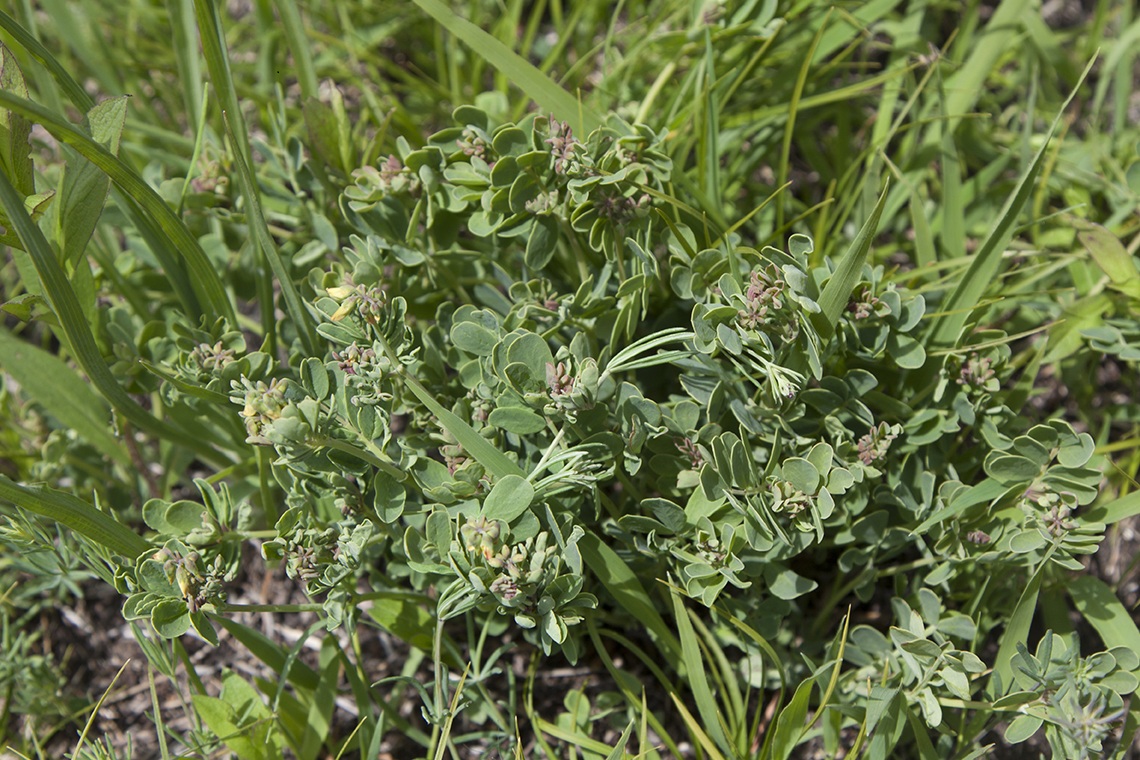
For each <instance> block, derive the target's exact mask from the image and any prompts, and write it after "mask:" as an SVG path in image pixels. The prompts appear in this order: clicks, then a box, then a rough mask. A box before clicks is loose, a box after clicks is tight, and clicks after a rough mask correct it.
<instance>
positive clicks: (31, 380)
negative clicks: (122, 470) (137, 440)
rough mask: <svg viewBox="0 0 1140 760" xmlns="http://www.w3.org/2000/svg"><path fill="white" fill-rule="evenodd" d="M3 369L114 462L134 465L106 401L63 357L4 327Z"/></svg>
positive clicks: (0, 333) (0, 360) (1, 337)
mask: <svg viewBox="0 0 1140 760" xmlns="http://www.w3.org/2000/svg"><path fill="white" fill-rule="evenodd" d="M0 369H2V370H3V371H4V372H6V373H7V374H9V375H11V376H12V378H13V379H14V380H15V381H16V382H17V383H19V384H20V388H21V389H22V390H23V392H24V393H26V394H27V395H28V396H29V397H30V398H32V399H34V400H35V401H36V402H38V403H39V404H41V405H42V406H43V408H44V409H46V410H47V412H48V414H50V415H51V416H52V417H54V418H55V419H56V420H58V421H59V422H60V424H62V425H64V426H65V427H67V428H70V429H71V430H74V431H75V432H76V433H78V434H79V437H80V438H82V439H83V440H85V441H87V442H88V443H90V444H91V445H92V446H94V447H95V448H96V449H97V450H98V451H99V452H100V453H101V454H103V455H105V456H106V457H108V458H109V459H111V460H112V461H113V462H115V463H117V464H119V465H121V466H123V467H130V466H131V458H130V456H128V454H127V450H126V449H125V448H124V447H123V445H122V443H121V442H120V441H119V440H118V439H116V438H115V436H114V435H112V434H111V432H110V430H109V427H110V414H109V411H110V410H109V409H108V407H107V404H106V402H105V401H104V400H103V399H102V398H100V397H99V395H98V394H97V393H95V391H93V390H91V386H90V385H88V384H87V383H86V382H84V381H83V379H82V378H81V377H79V375H77V374H76V372H75V370H73V369H72V368H71V367H69V366H67V364H66V362H64V361H63V360H62V359H60V358H59V357H57V356H55V355H54V354H50V353H48V352H47V351H44V350H43V349H40V348H37V347H36V346H34V345H32V344H31V343H28V342H27V341H24V340H20V339H19V338H16V337H14V336H13V335H11V334H10V333H9V332H8V331H7V330H4V329H0Z"/></svg>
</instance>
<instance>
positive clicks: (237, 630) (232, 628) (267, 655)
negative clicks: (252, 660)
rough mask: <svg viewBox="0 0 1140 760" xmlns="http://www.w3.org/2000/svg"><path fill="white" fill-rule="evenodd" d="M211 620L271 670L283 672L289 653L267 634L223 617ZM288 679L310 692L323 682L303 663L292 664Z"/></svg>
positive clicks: (217, 616)
mask: <svg viewBox="0 0 1140 760" xmlns="http://www.w3.org/2000/svg"><path fill="white" fill-rule="evenodd" d="M210 620H212V621H213V622H215V623H217V624H218V625H220V626H221V627H222V628H225V629H226V630H227V631H229V632H230V635H231V636H233V637H234V638H235V639H237V640H238V641H240V642H241V644H242V646H244V647H245V648H246V649H248V650H249V651H250V653H251V654H252V655H253V656H254V657H256V658H257V659H259V660H261V661H262V662H263V663H265V664H266V665H268V666H269V668H270V669H271V670H273V671H274V672H276V673H281V672H282V671H283V669H284V667H285V661H286V659H287V658H288V656H289V655H288V652H286V651H285V649H284V648H283V647H281V646H280V645H279V644H277V643H276V642H274V641H273V640H272V639H270V638H269V637H267V636H266V635H265V634H263V633H261V632H260V631H255V630H254V629H252V628H250V627H249V626H245V625H242V624H241V623H239V622H237V621H235V620H230V619H229V618H226V617H222V616H221V615H211V616H210ZM288 679H289V682H290V683H291V684H293V685H294V686H297V687H299V688H302V689H308V690H309V691H315V690H316V689H317V688H318V687H319V686H320V681H321V679H320V676H319V675H318V674H317V671H315V670H313V669H312V668H311V667H309V666H308V665H306V664H305V663H303V662H294V663H293V664H292V667H290V668H289V670H288Z"/></svg>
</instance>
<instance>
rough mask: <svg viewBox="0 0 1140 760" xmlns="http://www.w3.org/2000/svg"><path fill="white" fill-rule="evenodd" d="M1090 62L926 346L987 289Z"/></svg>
mask: <svg viewBox="0 0 1140 760" xmlns="http://www.w3.org/2000/svg"><path fill="white" fill-rule="evenodd" d="M1008 4H1009V3H1008V0H1007V2H1006V3H1003V4H1002V8H1005V6H1006V5H1008ZM1092 64H1093V62H1092V61H1090V62H1089V65H1088V66H1086V67H1085V70H1084V73H1082V74H1081V80H1080V82H1078V83H1077V86H1076V87H1074V88H1073V91H1072V92H1071V93H1070V94H1069V97H1068V98H1066V100H1065V104H1064V105H1063V106H1061V109H1060V111H1058V113H1057V116H1056V117H1055V118H1054V119H1053V123H1052V124H1051V125H1050V126H1049V131H1048V132H1047V133H1046V135H1045V140H1044V142H1042V144H1041V147H1040V148H1039V149H1038V151H1037V155H1035V156H1034V157H1033V161H1032V162H1031V163H1030V165H1029V167H1028V168H1027V169H1026V171H1025V173H1024V174H1022V176H1021V179H1020V180H1019V181H1018V183H1017V187H1016V188H1015V189H1014V192H1013V194H1012V195H1011V196H1010V197H1009V200H1008V201H1006V204H1005V207H1004V208H1002V210H1001V212H1000V213H999V214H998V218H997V220H996V221H995V222H994V226H993V227H992V228H991V229H990V232H989V234H988V235H987V236H986V239H985V242H983V243H982V244H981V245H980V246H979V247H978V252H977V253H976V254H974V257H973V259H971V261H970V268H969V269H967V270H966V273H965V274H964V275H962V279H961V280H960V281H959V282H958V285H957V287H955V288H954V292H952V293H951V294H950V296H949V297H948V298H947V299H946V301H945V302H944V303H943V304H942V305H941V311H942V312H943V314H942V316H941V317H940V318H939V319H938V320H937V321H936V322H935V324H934V326H933V327H932V328H931V333H930V340H929V344H928V347H949V346H952V345H953V344H954V343H955V341H957V339H958V336H959V334H960V333H961V332H962V328H963V327H965V325H966V321H967V320H968V319H969V317H970V313H971V312H972V311H973V309H974V307H975V306H977V305H978V302H979V301H981V299H982V295H983V294H984V293H985V292H986V289H987V288H988V287H989V286H990V285H991V284H992V282H993V279H994V277H995V276H996V275H997V271H998V267H999V265H1000V264H1001V254H1002V252H1003V251H1004V250H1005V247H1006V246H1007V245H1009V241H1010V240H1011V239H1012V238H1013V233H1014V230H1015V229H1016V227H1017V218H1018V216H1019V215H1020V214H1021V210H1022V209H1023V208H1025V204H1026V202H1027V201H1028V200H1029V196H1030V193H1031V192H1032V190H1033V182H1034V180H1035V179H1036V178H1037V173H1038V172H1039V171H1040V170H1041V163H1042V161H1043V160H1044V158H1045V150H1046V148H1048V147H1049V141H1050V139H1051V138H1052V137H1053V133H1054V132H1056V131H1057V125H1058V124H1059V123H1060V122H1061V117H1062V116H1063V115H1064V113H1065V111H1066V110H1067V109H1068V107H1069V103H1071V102H1072V100H1073V97H1074V96H1076V94H1077V92H1078V91H1079V90H1080V87H1081V83H1083V82H1084V79H1085V77H1086V76H1088V73H1089V70H1090V69H1091V68H1092ZM933 364H934V363H933V362H928V364H927V366H928V367H929V366H933Z"/></svg>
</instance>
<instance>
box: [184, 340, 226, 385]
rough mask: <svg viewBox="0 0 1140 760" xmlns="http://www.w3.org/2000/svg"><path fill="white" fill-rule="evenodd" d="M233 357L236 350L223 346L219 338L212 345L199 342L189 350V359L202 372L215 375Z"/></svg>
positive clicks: (219, 372) (218, 373)
mask: <svg viewBox="0 0 1140 760" xmlns="http://www.w3.org/2000/svg"><path fill="white" fill-rule="evenodd" d="M235 359H237V352H236V351H234V349H232V348H225V347H224V346H223V344H222V342H221V341H220V340H219V341H217V342H216V343H214V344H213V345H210V344H209V343H199V344H198V345H197V346H195V347H194V349H193V350H192V351H191V352H190V361H192V362H193V363H194V365H195V366H196V367H197V368H198V369H199V370H201V371H202V372H205V373H207V374H209V375H213V376H215V377H217V376H218V375H220V374H221V372H222V370H223V369H225V368H226V365H228V364H230V363H231V362H233V361H234V360H235Z"/></svg>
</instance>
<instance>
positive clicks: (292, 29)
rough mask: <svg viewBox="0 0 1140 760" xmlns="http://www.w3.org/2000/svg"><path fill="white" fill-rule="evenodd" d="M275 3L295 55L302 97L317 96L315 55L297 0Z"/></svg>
mask: <svg viewBox="0 0 1140 760" xmlns="http://www.w3.org/2000/svg"><path fill="white" fill-rule="evenodd" d="M274 5H276V6H277V15H278V16H280V18H281V26H282V28H283V29H284V31H285V40H286V42H288V43H289V52H290V53H291V54H292V55H293V63H294V65H295V66H296V70H295V73H296V76H297V82H298V83H299V84H300V85H301V99H302V100H304V99H306V98H312V97H316V95H317V72H316V69H314V68H313V55H312V53H311V52H310V50H309V48H310V43H309V40H308V38H307V37H306V36H305V24H304V22H303V21H302V20H301V11H300V9H298V8H297V3H296V0H277V1H276V2H275V3H274Z"/></svg>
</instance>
